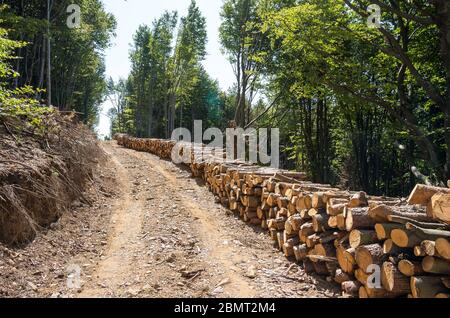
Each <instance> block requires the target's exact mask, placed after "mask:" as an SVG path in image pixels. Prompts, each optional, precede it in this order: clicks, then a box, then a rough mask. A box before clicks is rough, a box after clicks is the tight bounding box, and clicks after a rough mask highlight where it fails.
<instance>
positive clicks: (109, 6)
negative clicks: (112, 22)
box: [97, 0, 234, 135]
mask: <svg viewBox="0 0 450 318" xmlns="http://www.w3.org/2000/svg"><path fill="white" fill-rule="evenodd" d="M190 2H191V0H103V3H104V4H105V9H106V11H108V12H110V13H112V14H113V15H114V16H115V17H116V20H117V30H116V33H117V36H116V38H114V39H113V45H112V47H111V48H110V49H108V50H107V51H106V75H107V76H108V77H109V76H111V77H112V78H113V79H114V80H117V79H119V78H120V77H123V78H126V77H127V76H128V73H129V72H130V62H129V59H128V53H129V50H130V44H131V43H132V41H133V34H134V32H135V31H136V30H137V28H138V26H139V25H141V24H147V25H151V23H152V22H153V20H155V19H157V18H158V17H159V16H161V14H162V13H163V12H164V11H165V10H169V11H174V10H176V11H178V15H179V17H181V16H184V15H186V13H187V9H188V6H189V4H190ZM197 5H198V7H199V8H200V10H201V11H202V13H203V15H204V16H205V17H206V22H207V28H208V45H207V52H208V55H207V58H206V60H205V61H204V62H203V65H204V66H205V68H206V70H207V71H208V73H209V75H210V76H211V77H212V78H214V79H217V80H218V81H219V84H220V87H221V88H222V89H223V90H226V89H228V88H229V87H230V86H232V85H233V82H234V75H233V71H232V68H231V66H230V64H229V62H228V61H227V59H226V58H225V56H223V55H222V53H221V52H220V43H219V37H218V35H219V30H218V29H219V26H220V15H219V12H220V8H221V6H222V0H197ZM109 108H111V104H110V103H109V102H105V104H104V105H103V110H102V113H103V115H101V116H100V123H99V126H98V129H97V130H98V132H99V135H109V132H110V120H109V118H108V117H107V116H105V115H104V114H106V113H107V112H108V109H109Z"/></svg>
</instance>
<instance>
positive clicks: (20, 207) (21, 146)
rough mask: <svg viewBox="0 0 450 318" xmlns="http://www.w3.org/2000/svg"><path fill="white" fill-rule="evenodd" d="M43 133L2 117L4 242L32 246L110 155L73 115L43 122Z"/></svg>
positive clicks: (0, 237) (0, 232)
mask: <svg viewBox="0 0 450 318" xmlns="http://www.w3.org/2000/svg"><path fill="white" fill-rule="evenodd" d="M40 120H42V122H43V124H42V127H43V129H42V130H39V131H29V130H27V129H24V125H23V123H22V122H21V120H20V118H8V117H0V242H3V243H5V244H9V245H16V244H23V243H27V242H29V241H31V240H32V239H33V238H34V237H35V236H36V233H37V232H38V231H39V230H40V229H41V228H47V227H50V226H51V225H52V224H53V223H54V222H56V221H57V220H58V219H59V218H60V216H61V214H62V213H63V212H64V211H66V209H67V208H68V207H69V206H70V205H71V203H72V201H73V200H75V199H77V198H78V199H80V200H81V201H84V202H85V203H88V204H89V203H90V202H89V201H88V200H87V199H85V198H84V196H83V194H82V193H83V188H84V187H85V184H86V182H88V181H89V180H91V179H92V173H93V169H94V167H95V166H96V165H97V163H98V162H99V159H101V157H102V156H104V153H103V152H102V151H101V150H100V147H99V146H98V144H97V141H96V139H95V136H94V135H93V134H92V133H91V132H90V131H89V130H88V129H87V128H86V127H85V126H84V125H82V124H80V123H78V121H77V120H76V118H75V117H74V115H73V114H70V115H62V114H60V113H58V112H52V113H48V114H45V115H44V116H43V117H42V116H41V117H40Z"/></svg>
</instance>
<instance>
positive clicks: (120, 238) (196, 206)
mask: <svg viewBox="0 0 450 318" xmlns="http://www.w3.org/2000/svg"><path fill="white" fill-rule="evenodd" d="M104 148H105V150H106V151H107V152H108V153H109V154H110V156H111V157H112V158H113V160H112V162H113V163H114V164H115V165H117V172H118V173H117V177H118V178H117V179H118V184H117V185H118V187H119V188H120V190H121V191H120V195H119V197H118V198H117V201H116V204H114V206H113V213H112V218H111V225H110V227H111V229H110V231H109V233H110V234H109V239H108V245H107V249H106V251H105V257H104V259H103V260H102V261H101V262H100V263H99V265H98V267H97V269H96V270H95V271H94V274H93V275H92V279H91V280H90V281H87V282H86V284H85V285H84V287H83V290H82V293H81V294H80V295H81V296H83V297H98V296H118V297H127V296H135V297H216V296H217V297H327V296H328V297H330V296H336V295H335V293H336V292H337V290H336V289H333V287H332V286H330V285H329V284H327V283H325V282H323V281H320V280H319V281H318V282H317V281H315V280H314V278H311V277H308V276H306V275H304V273H303V272H302V270H301V269H300V268H299V267H297V266H296V265H294V266H292V263H289V262H287V261H286V259H285V258H283V257H282V255H281V254H280V253H279V252H278V251H276V250H275V249H273V247H272V243H271V241H270V239H269V238H268V237H267V235H266V234H265V233H262V232H260V231H259V230H258V229H257V228H256V227H255V228H251V227H249V226H247V225H246V224H244V223H243V222H242V221H240V220H239V219H237V218H235V217H234V216H231V215H229V214H227V211H226V210H225V209H224V208H223V207H221V206H220V205H218V204H215V203H214V197H213V196H212V194H211V193H209V192H208V191H207V189H206V187H202V186H201V185H202V184H201V181H199V180H196V179H192V178H191V177H190V173H189V172H188V171H186V170H183V168H182V167H178V166H175V165H174V164H172V163H170V162H167V161H162V160H160V159H159V158H157V157H156V156H153V155H151V154H148V153H140V152H136V151H133V150H129V149H124V148H120V147H118V146H117V145H116V144H115V143H105V144H104Z"/></svg>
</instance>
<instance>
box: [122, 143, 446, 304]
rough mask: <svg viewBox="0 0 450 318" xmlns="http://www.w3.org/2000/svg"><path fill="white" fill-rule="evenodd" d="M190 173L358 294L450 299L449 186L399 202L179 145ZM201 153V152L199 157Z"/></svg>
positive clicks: (296, 255) (144, 147) (299, 258)
mask: <svg viewBox="0 0 450 318" xmlns="http://www.w3.org/2000/svg"><path fill="white" fill-rule="evenodd" d="M115 138H116V140H117V141H118V143H119V144H121V145H123V146H125V147H128V148H132V149H135V150H139V151H148V152H151V153H153V154H156V155H158V156H160V157H162V158H165V159H168V158H170V153H171V151H172V149H173V147H174V142H172V141H164V140H154V139H149V140H142V139H136V138H130V137H128V136H124V135H118V136H116V137H115ZM180 149H181V150H180V151H181V152H183V153H184V154H186V155H187V156H190V157H191V161H190V164H189V166H190V168H191V171H192V174H193V176H195V177H201V178H203V179H204V180H205V183H206V185H207V186H208V188H209V190H210V191H211V192H213V193H214V195H215V196H216V198H217V202H220V203H221V204H222V205H224V206H225V207H227V208H228V209H230V210H231V211H233V212H234V213H235V214H236V215H238V216H239V217H240V218H241V219H242V220H243V221H244V222H247V223H248V224H250V225H253V226H261V227H262V228H263V229H266V230H267V231H268V233H269V235H270V237H271V238H272V240H273V241H274V246H276V248H278V249H279V250H280V251H281V252H282V253H283V254H284V255H285V256H286V257H288V258H289V259H291V260H292V261H295V262H297V263H299V264H302V265H303V267H304V270H305V271H306V272H307V273H316V274H318V275H322V276H324V277H326V278H327V280H328V281H334V282H336V283H337V284H340V285H341V288H342V291H343V294H344V295H346V296H350V297H361V298H394V297H410V298H434V297H436V298H447V297H449V296H450V289H449V285H450V223H449V221H450V209H449V207H450V189H448V188H439V187H430V186H425V185H417V186H416V187H415V189H414V190H413V192H412V193H411V195H410V197H409V198H408V199H407V200H405V199H399V198H387V197H377V196H369V195H367V194H366V193H364V192H350V191H344V190H341V189H337V188H333V187H332V186H330V185H325V184H315V183H312V182H308V181H305V179H306V176H305V174H304V173H299V172H291V171H284V170H278V169H271V168H262V167H258V166H255V165H250V164H247V163H245V162H241V161H238V160H235V161H226V160H224V157H225V154H224V153H223V151H216V152H213V151H211V150H210V149H207V148H205V146H204V145H193V144H190V143H189V144H184V145H182V146H181V148H180ZM199 153H200V154H203V156H199Z"/></svg>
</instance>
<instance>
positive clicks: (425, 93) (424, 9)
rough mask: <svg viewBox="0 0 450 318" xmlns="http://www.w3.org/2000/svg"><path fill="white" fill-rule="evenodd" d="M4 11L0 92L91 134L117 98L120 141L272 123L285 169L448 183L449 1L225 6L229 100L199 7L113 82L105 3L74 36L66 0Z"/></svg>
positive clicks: (244, 0)
mask: <svg viewBox="0 0 450 318" xmlns="http://www.w3.org/2000/svg"><path fill="white" fill-rule="evenodd" d="M2 3H3V4H6V5H7V6H3V7H2V9H1V11H0V12H1V20H2V29H1V32H0V39H1V42H0V50H1V51H0V52H1V54H2V55H1V56H0V58H1V62H2V64H0V71H1V74H0V75H1V76H2V86H1V87H2V90H3V92H6V90H10V92H11V91H14V90H20V89H21V90H26V89H28V90H29V91H27V92H28V93H25V91H23V94H22V95H26V96H30V95H32V96H33V97H34V98H35V99H36V100H37V101H39V102H41V103H42V104H44V103H46V104H47V105H48V104H52V105H54V106H55V107H57V108H59V109H60V110H63V111H64V110H75V111H77V112H79V113H80V114H82V118H83V120H84V121H85V122H86V123H87V124H89V125H90V126H94V125H95V123H96V121H97V118H98V113H99V107H100V105H101V103H102V102H103V101H104V100H105V99H106V98H109V100H110V102H111V103H112V104H113V106H114V107H113V109H112V110H111V111H110V114H109V115H110V116H111V117H112V119H113V125H112V133H116V132H125V133H128V134H131V135H135V136H138V137H153V138H170V136H171V133H172V131H173V130H174V129H175V128H177V127H186V128H189V129H192V126H193V122H194V120H202V121H203V128H204V129H207V128H208V127H218V128H220V129H222V130H224V129H226V128H227V127H235V126H238V127H242V128H248V127H254V128H262V127H267V128H270V127H276V128H279V129H280V132H281V145H282V149H281V153H282V158H281V163H282V167H283V168H288V169H296V170H300V171H305V172H307V173H308V176H309V179H310V180H312V181H314V182H320V183H330V184H333V185H341V186H342V187H344V188H349V189H358V190H360V189H362V190H365V191H367V192H369V193H372V194H380V195H391V196H393V195H404V194H406V193H408V192H409V191H410V190H411V189H412V187H413V186H414V185H415V184H416V183H417V182H421V183H430V184H436V185H442V184H443V183H444V182H446V181H447V180H449V179H450V129H449V127H450V4H449V2H448V1H445V0H432V1H425V0H412V1H400V0H335V1H334V0H333V1H326V0H225V1H223V5H222V9H221V12H220V16H221V25H220V27H219V33H220V36H219V39H218V40H219V41H220V44H221V46H222V50H223V53H224V54H225V56H226V57H227V58H228V60H229V62H230V64H231V66H232V69H233V71H234V75H235V84H234V86H233V87H231V88H229V90H228V91H222V90H221V89H220V87H219V85H218V82H217V81H216V80H215V79H213V78H211V76H210V75H209V74H208V70H207V69H205V67H204V64H203V61H204V60H205V56H206V54H207V52H206V44H207V41H208V38H207V25H206V19H205V16H204V14H203V13H202V12H201V11H200V9H199V7H198V5H197V4H196V2H195V1H194V0H192V1H191V4H190V6H189V8H188V10H187V12H182V13H179V12H165V13H164V14H162V15H161V16H160V17H159V18H158V19H156V20H155V21H153V22H152V23H149V24H146V25H141V26H140V27H139V29H138V30H136V32H135V34H134V37H133V43H132V48H131V51H130V54H129V58H130V61H131V71H130V74H129V76H128V77H127V78H123V79H121V80H119V81H116V82H115V81H113V80H107V79H106V78H105V66H104V59H103V52H104V50H105V49H106V48H107V47H108V46H109V45H110V41H111V38H112V37H113V35H114V30H115V27H116V22H115V19H114V17H113V16H112V15H111V14H108V13H107V12H105V10H104V8H103V5H102V3H101V1H99V0H82V1H79V3H80V6H81V9H82V10H83V12H85V15H84V16H83V21H82V23H81V27H80V28H73V29H72V28H67V26H66V25H65V24H66V18H67V14H66V10H65V9H66V7H67V6H68V5H69V4H70V3H69V2H68V1H58V2H56V1H2ZM49 4H50V6H49ZM374 5H375V6H377V7H378V8H379V9H380V16H379V17H377V18H375V20H376V19H378V21H375V22H379V23H378V24H377V23H375V24H374V23H373V22H374V17H373V11H371V10H369V9H370V8H373V6H374ZM6 46H7V47H8V48H7V49H5V47H6ZM49 49H50V51H51V55H49ZM12 56H17V57H19V58H15V59H14V58H12ZM49 56H51V57H50V58H48V57H49ZM5 61H6V62H5ZM31 91H33V93H31ZM16 92H17V91H16ZM19 95H20V94H19ZM49 101H51V103H50V102H49Z"/></svg>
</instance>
